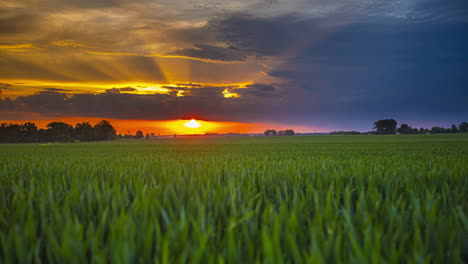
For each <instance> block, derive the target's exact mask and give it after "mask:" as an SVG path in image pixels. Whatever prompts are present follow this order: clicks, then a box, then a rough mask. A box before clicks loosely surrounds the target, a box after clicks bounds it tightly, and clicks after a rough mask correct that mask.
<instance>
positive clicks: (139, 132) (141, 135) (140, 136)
mask: <svg viewBox="0 0 468 264" xmlns="http://www.w3.org/2000/svg"><path fill="white" fill-rule="evenodd" d="M135 138H144V135H143V132H141V131H140V130H138V131H137V132H136V134H135Z"/></svg>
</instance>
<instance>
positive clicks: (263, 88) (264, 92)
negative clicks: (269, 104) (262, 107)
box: [231, 83, 281, 98]
mask: <svg viewBox="0 0 468 264" xmlns="http://www.w3.org/2000/svg"><path fill="white" fill-rule="evenodd" d="M278 89H279V88H278V87H277V85H271V84H261V83H254V84H250V85H247V86H246V88H238V89H231V91H232V92H235V93H237V94H239V95H240V96H241V98H242V97H244V96H257V97H277V96H281V94H280V93H279V92H278Z"/></svg>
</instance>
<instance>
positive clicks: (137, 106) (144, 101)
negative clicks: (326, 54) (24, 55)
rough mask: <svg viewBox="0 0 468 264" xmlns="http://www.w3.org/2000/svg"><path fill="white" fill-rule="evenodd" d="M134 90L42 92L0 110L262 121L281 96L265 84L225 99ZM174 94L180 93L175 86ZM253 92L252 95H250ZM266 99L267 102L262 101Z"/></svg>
mask: <svg viewBox="0 0 468 264" xmlns="http://www.w3.org/2000/svg"><path fill="white" fill-rule="evenodd" d="M130 88H131V87H124V88H120V89H119V88H112V89H108V90H107V91H106V92H105V93H100V94H65V93H62V92H58V91H52V90H50V91H39V92H37V93H36V94H34V95H27V96H19V97H17V98H16V99H14V100H0V110H3V111H6V110H8V111H13V112H35V113H40V114H43V115H48V116H53V115H55V116H85V117H106V118H121V119H125V118H130V119H147V120H160V119H178V118H188V117H193V116H196V117H198V118H201V119H207V120H232V121H246V122H249V121H250V122H253V121H261V120H265V116H266V115H267V114H268V113H269V112H270V110H269V108H268V107H267V106H269V105H271V104H275V101H276V100H278V97H279V96H278V97H271V96H269V95H268V96H266V93H272V92H274V91H275V90H276V88H274V87H273V86H270V85H266V84H252V85H250V86H247V88H242V89H236V92H239V93H242V96H241V97H240V98H232V99H231V98H224V95H223V91H224V90H225V89H226V87H201V88H185V89H184V91H185V93H184V96H183V97H178V96H177V95H176V94H175V93H170V94H143V95H142V94H131V93H120V92H121V91H129V90H130ZM173 90H174V91H178V90H180V88H178V87H173ZM249 90H252V91H251V92H248V91H249ZM259 98H263V99H265V98H267V100H259Z"/></svg>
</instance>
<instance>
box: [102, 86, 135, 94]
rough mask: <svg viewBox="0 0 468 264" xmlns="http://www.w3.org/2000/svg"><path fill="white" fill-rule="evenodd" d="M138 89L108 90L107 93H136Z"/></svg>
mask: <svg viewBox="0 0 468 264" xmlns="http://www.w3.org/2000/svg"><path fill="white" fill-rule="evenodd" d="M136 91H138V89H136V88H133V87H122V88H111V89H106V93H112V94H119V93H120V92H136Z"/></svg>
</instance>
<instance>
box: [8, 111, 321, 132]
mask: <svg viewBox="0 0 468 264" xmlns="http://www.w3.org/2000/svg"><path fill="white" fill-rule="evenodd" d="M24 114H25V116H27V117H26V118H22V117H21V116H15V119H16V120H5V119H2V120H0V123H16V124H19V123H25V122H33V123H35V124H36V126H37V127H38V128H45V127H46V125H47V124H49V123H51V122H65V123H68V124H71V125H73V126H75V125H76V124H77V123H82V122H89V123H90V124H91V125H95V124H97V123H98V122H99V121H101V120H103V119H105V120H107V121H109V122H110V123H111V124H112V126H114V128H115V129H116V130H117V133H118V134H132V135H134V134H135V133H136V131H137V130H141V131H143V133H144V134H146V133H150V134H151V133H154V134H155V135H173V134H177V135H187V134H205V133H214V134H225V133H263V131H265V130H267V129H276V130H284V129H294V131H295V132H299V133H301V132H303V133H304V132H326V131H330V129H327V128H318V127H312V126H290V125H283V124H274V123H242V122H225V121H204V120H196V122H197V123H199V124H200V127H198V128H191V127H186V126H185V124H186V123H189V122H190V121H191V120H188V119H185V120H184V119H177V120H132V119H126V120H122V119H112V118H90V117H68V118H53V117H44V116H40V115H38V114H35V113H24ZM6 116H10V117H13V116H14V115H13V114H11V115H9V114H7V115H6Z"/></svg>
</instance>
